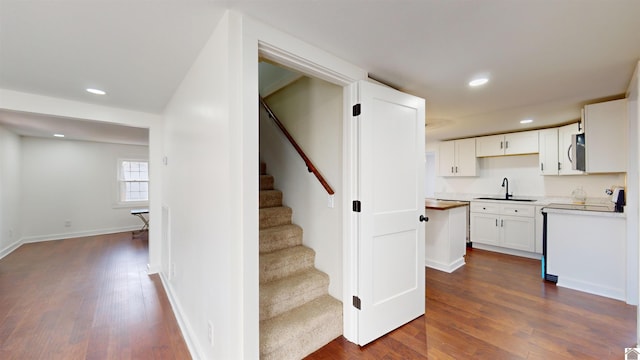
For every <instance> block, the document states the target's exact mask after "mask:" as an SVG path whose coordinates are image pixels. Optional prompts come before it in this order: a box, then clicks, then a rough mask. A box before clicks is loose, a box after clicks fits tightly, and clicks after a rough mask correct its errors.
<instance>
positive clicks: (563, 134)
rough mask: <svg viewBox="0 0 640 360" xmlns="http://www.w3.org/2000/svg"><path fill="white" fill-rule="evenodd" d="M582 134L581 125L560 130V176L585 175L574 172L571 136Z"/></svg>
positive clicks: (575, 124)
mask: <svg viewBox="0 0 640 360" xmlns="http://www.w3.org/2000/svg"><path fill="white" fill-rule="evenodd" d="M578 133H580V123H574V124H569V125H565V126H561V127H559V128H558V175H584V171H580V170H573V169H572V168H571V163H572V162H573V159H572V155H571V146H572V145H571V135H573V134H578Z"/></svg>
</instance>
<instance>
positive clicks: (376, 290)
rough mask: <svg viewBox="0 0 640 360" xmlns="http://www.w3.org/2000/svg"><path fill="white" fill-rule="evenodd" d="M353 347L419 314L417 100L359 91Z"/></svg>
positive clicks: (385, 91)
mask: <svg viewBox="0 0 640 360" xmlns="http://www.w3.org/2000/svg"><path fill="white" fill-rule="evenodd" d="M358 85H359V100H360V101H359V102H360V104H361V109H362V112H361V114H360V115H359V116H358V117H357V119H356V121H358V125H357V128H358V130H357V133H358V142H359V149H358V153H359V157H358V159H357V161H356V162H357V164H358V167H359V170H360V171H359V175H360V176H359V183H358V184H356V187H357V189H358V191H357V193H359V194H360V199H359V200H360V201H361V204H362V212H361V213H360V214H357V215H355V216H357V217H358V230H359V231H358V233H359V237H358V255H359V266H358V297H359V298H360V300H361V310H360V311H359V314H358V343H359V344H360V345H365V344H367V343H369V342H371V341H372V340H375V339H376V338H378V337H380V336H382V335H384V334H386V333H387V332H389V331H391V330H394V329H395V328H397V327H399V326H401V325H403V324H405V323H407V322H409V321H411V320H413V319H415V318H416V317H418V316H421V315H422V314H424V308H425V292H424V289H425V288H424V255H423V254H424V244H425V239H424V223H422V222H420V221H419V217H420V215H422V214H424V168H423V166H424V100H423V99H420V98H416V97H414V96H411V95H408V94H403V93H401V92H398V91H396V90H393V89H389V88H386V87H382V86H379V85H375V84H370V83H367V82H360V83H359V84H358Z"/></svg>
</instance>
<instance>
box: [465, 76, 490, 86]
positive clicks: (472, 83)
mask: <svg viewBox="0 0 640 360" xmlns="http://www.w3.org/2000/svg"><path fill="white" fill-rule="evenodd" d="M488 82H489V79H488V78H486V77H481V78H477V79H473V80H471V81H469V86H472V87H476V86H480V85H484V84H486V83H488Z"/></svg>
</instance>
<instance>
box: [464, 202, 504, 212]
mask: <svg viewBox="0 0 640 360" xmlns="http://www.w3.org/2000/svg"><path fill="white" fill-rule="evenodd" d="M471 212H477V213H487V214H500V204H497V203H485V202H476V201H472V202H471Z"/></svg>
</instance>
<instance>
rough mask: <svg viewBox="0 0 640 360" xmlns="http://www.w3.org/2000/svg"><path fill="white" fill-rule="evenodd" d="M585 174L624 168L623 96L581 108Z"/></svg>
mask: <svg viewBox="0 0 640 360" xmlns="http://www.w3.org/2000/svg"><path fill="white" fill-rule="evenodd" d="M584 131H585V143H586V146H585V151H586V166H587V172H588V173H615V172H626V171H627V132H628V125H627V103H626V100H625V99H621V100H614V101H607V102H603V103H598V104H592V105H587V106H585V107H584Z"/></svg>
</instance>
